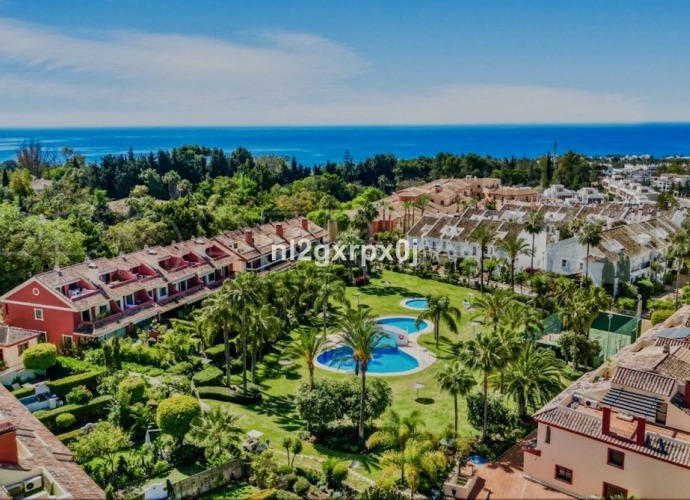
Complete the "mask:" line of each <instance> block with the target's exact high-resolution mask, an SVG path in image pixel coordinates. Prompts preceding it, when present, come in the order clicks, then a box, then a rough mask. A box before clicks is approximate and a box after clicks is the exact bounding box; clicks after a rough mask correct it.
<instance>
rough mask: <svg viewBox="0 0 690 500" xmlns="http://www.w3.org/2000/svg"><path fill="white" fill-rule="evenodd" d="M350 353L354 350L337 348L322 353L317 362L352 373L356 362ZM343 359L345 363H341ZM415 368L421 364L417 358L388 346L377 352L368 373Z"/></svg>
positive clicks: (345, 347)
mask: <svg viewBox="0 0 690 500" xmlns="http://www.w3.org/2000/svg"><path fill="white" fill-rule="evenodd" d="M350 353H352V349H351V348H349V347H347V346H341V347H336V348H335V349H331V350H330V351H326V352H322V353H321V354H319V355H318V357H317V358H316V360H317V361H318V362H319V363H320V364H322V365H324V366H327V367H330V368H335V369H337V370H342V371H350V370H354V369H355V363H354V361H353V360H352V359H351V358H348V355H349V354H350ZM338 358H340V359H338ZM334 359H335V362H334V361H333V360H334ZM342 359H344V361H342V362H341V360H342ZM415 368H419V362H418V361H417V360H416V359H415V358H413V357H412V356H410V355H409V354H407V353H405V352H402V351H401V350H400V349H398V348H397V347H393V346H386V347H383V348H382V349H379V350H378V351H376V353H375V354H374V358H373V359H372V360H371V361H369V365H368V367H367V373H404V372H408V371H410V370H414V369H415Z"/></svg>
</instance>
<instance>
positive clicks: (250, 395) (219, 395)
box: [197, 387, 261, 405]
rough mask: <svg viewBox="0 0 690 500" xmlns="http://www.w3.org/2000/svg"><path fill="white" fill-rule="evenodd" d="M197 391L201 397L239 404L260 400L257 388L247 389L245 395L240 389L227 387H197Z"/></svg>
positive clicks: (249, 403)
mask: <svg viewBox="0 0 690 500" xmlns="http://www.w3.org/2000/svg"><path fill="white" fill-rule="evenodd" d="M197 393H198V394H199V397H200V398H202V399H215V400H217V401H226V402H228V403H236V404H239V405H253V404H256V403H258V402H259V401H261V393H260V392H259V391H257V390H249V391H247V395H246V396H245V395H244V394H242V392H241V391H235V390H233V389H229V388H227V387H199V388H198V389H197Z"/></svg>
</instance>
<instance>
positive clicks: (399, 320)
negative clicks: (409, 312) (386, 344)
mask: <svg viewBox="0 0 690 500" xmlns="http://www.w3.org/2000/svg"><path fill="white" fill-rule="evenodd" d="M416 321H417V319H416V318H408V317H406V316H398V317H395V318H382V319H377V320H376V322H377V323H378V324H379V325H381V326H382V327H384V329H385V327H386V326H393V327H395V328H400V329H401V330H402V331H404V332H407V333H409V334H415V333H419V332H420V331H422V330H425V329H426V328H428V326H429V323H427V322H426V321H422V322H421V323H420V324H419V327H417V326H415V322H416Z"/></svg>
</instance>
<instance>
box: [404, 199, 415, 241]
mask: <svg viewBox="0 0 690 500" xmlns="http://www.w3.org/2000/svg"><path fill="white" fill-rule="evenodd" d="M413 207H414V202H412V201H403V209H404V210H405V218H404V219H403V232H404V233H405V234H407V231H409V230H410V229H412V224H410V212H411V211H412V209H413Z"/></svg>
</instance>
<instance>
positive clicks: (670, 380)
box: [523, 306, 690, 498]
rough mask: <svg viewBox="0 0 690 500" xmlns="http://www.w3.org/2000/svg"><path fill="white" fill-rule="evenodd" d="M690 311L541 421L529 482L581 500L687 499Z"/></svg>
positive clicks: (547, 409)
mask: <svg viewBox="0 0 690 500" xmlns="http://www.w3.org/2000/svg"><path fill="white" fill-rule="evenodd" d="M688 325H690V307H687V306H686V307H684V308H682V309H680V310H679V311H678V312H677V313H676V314H674V315H673V316H672V317H671V318H669V319H668V320H667V321H666V322H664V323H663V324H660V325H657V326H655V327H654V328H652V329H651V330H649V331H648V332H646V333H645V334H643V335H642V336H641V337H640V338H639V339H638V341H637V342H635V343H634V344H632V345H630V346H627V347H625V348H624V349H622V350H621V351H620V352H618V353H617V354H615V355H614V356H613V357H612V358H611V359H610V360H609V361H608V362H607V363H606V364H605V365H603V366H602V367H600V368H599V369H597V370H596V371H593V372H590V373H587V374H585V375H583V376H582V377H581V378H580V379H579V380H578V381H576V382H575V383H574V384H573V385H572V386H570V387H569V388H568V389H566V390H565V391H563V392H562V393H561V394H559V395H558V396H557V397H556V398H554V399H553V400H552V401H551V402H549V403H548V404H547V405H546V406H544V407H543V408H542V409H540V410H539V411H537V413H536V414H535V415H534V420H535V421H536V422H537V425H538V429H537V435H536V437H535V438H534V439H533V440H532V442H531V443H529V444H528V445H527V446H526V447H525V448H524V469H523V475H524V476H525V477H527V478H528V479H531V480H533V481H536V482H538V483H541V484H543V485H545V486H547V487H549V488H553V489H555V490H558V491H562V492H564V493H566V494H569V495H572V496H574V497H577V498H611V497H613V496H614V495H619V496H620V497H622V498H628V497H632V496H634V497H636V498H687V496H688V491H690V328H689V327H688Z"/></svg>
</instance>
